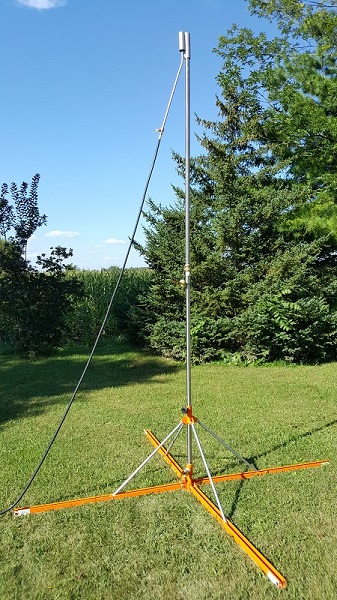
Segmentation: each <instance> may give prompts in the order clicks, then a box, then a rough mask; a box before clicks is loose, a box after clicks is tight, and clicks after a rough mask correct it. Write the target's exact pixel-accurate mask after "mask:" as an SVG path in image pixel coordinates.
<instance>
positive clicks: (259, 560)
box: [14, 411, 329, 589]
mask: <svg viewBox="0 0 337 600" xmlns="http://www.w3.org/2000/svg"><path fill="white" fill-rule="evenodd" d="M190 413H191V411H190ZM185 421H186V422H185ZM196 421H197V419H195V418H194V417H193V415H192V413H191V414H187V415H185V417H183V419H182V423H184V424H185V425H186V424H190V423H193V422H196ZM145 434H146V436H147V438H148V439H149V440H150V442H151V444H152V445H153V446H154V447H155V448H158V454H160V455H161V457H162V458H163V459H164V461H165V462H166V463H167V464H168V465H169V466H170V467H171V469H173V471H174V473H175V474H176V475H177V476H178V477H179V481H177V482H174V483H164V484H162V485H156V486H150V487H143V488H138V489H133V490H128V491H121V492H118V493H116V492H115V493H114V494H103V495H101V496H89V497H87V498H78V499H74V500H63V501H60V502H53V503H50V504H39V505H36V506H27V507H25V508H17V509H16V510H14V516H16V517H18V516H21V515H31V514H37V513H41V512H46V511H50V510H59V509H62V508H72V507H75V506H83V505H84V504H93V503H95V502H106V501H110V500H122V499H124V498H134V497H136V496H144V495H146V494H159V493H161V492H170V491H175V490H179V489H186V490H188V491H189V492H191V494H193V496H195V498H197V500H199V502H201V504H202V505H203V506H204V508H206V510H207V511H208V512H209V513H210V514H211V515H212V516H213V517H214V518H215V519H216V520H217V521H218V522H219V523H220V524H221V526H222V527H223V528H224V530H225V531H226V532H227V533H228V534H229V535H231V536H232V537H233V539H234V540H235V542H236V543H237V544H238V545H239V546H240V547H241V548H242V549H243V550H244V551H245V552H246V554H247V555H248V556H249V557H250V558H251V559H252V560H253V561H254V562H255V564H256V565H257V566H258V567H259V568H260V569H261V570H262V571H263V573H265V575H267V577H268V578H269V579H270V581H271V582H272V583H273V584H274V585H276V586H277V587H278V588H280V589H282V588H284V587H286V585H287V582H286V580H285V578H284V577H283V576H282V575H281V573H279V572H278V571H277V569H275V567H273V565H272V564H271V563H270V562H269V561H268V560H267V559H266V558H265V557H264V556H263V555H262V554H261V552H259V550H258V549H257V548H255V546H254V545H253V544H252V543H251V542H250V541H249V540H248V539H247V538H246V537H245V536H244V535H243V533H241V531H239V529H237V527H235V525H233V523H231V522H230V521H229V519H227V517H226V518H225V520H224V519H223V518H222V515H221V512H220V510H219V508H218V507H217V506H215V504H213V502H211V500H210V499H209V498H207V496H206V495H205V494H204V493H203V492H202V491H201V489H200V487H199V486H200V485H202V484H211V479H210V478H209V477H200V478H196V479H195V478H193V465H186V468H185V469H183V468H182V467H181V466H180V465H179V464H178V463H177V461H176V460H175V459H174V458H173V456H172V455H171V454H169V452H168V451H167V450H166V449H165V447H164V446H162V445H161V443H160V442H159V440H158V439H157V438H156V437H155V435H154V434H153V433H152V432H151V431H150V430H149V429H147V430H145ZM328 463H329V461H328V460H319V461H314V462H305V463H299V464H295V465H285V466H282V467H271V468H268V469H259V470H256V471H253V470H251V471H243V472H240V473H229V474H227V475H215V476H214V477H212V482H213V484H214V483H219V482H222V481H235V480H245V479H250V478H251V477H257V476H262V475H268V474H273V473H284V472H287V471H295V470H297V469H309V468H312V467H319V466H321V465H323V464H328Z"/></svg>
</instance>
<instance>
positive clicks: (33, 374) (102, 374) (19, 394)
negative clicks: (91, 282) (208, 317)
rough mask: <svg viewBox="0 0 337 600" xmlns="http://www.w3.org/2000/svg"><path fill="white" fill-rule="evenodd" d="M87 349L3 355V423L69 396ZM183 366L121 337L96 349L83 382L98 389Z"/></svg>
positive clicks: (155, 378) (160, 378) (161, 376)
mask: <svg viewBox="0 0 337 600" xmlns="http://www.w3.org/2000/svg"><path fill="white" fill-rule="evenodd" d="M89 352H90V351H88V349H81V350H79V349H73V350H64V351H62V352H61V353H60V355H58V356H56V357H52V358H44V359H41V360H22V359H20V358H18V357H16V356H13V355H9V356H1V357H0V379H1V384H0V426H1V424H3V423H5V422H7V421H9V420H12V419H16V418H19V417H21V416H27V415H28V416H35V415H37V414H40V413H42V412H44V411H45V410H46V409H47V408H48V407H50V406H52V405H54V404H59V403H65V402H67V401H69V400H70V397H71V394H72V393H73V391H74V389H75V386H76V385H77V382H78V381H79V378H80V376H81V374H82V372H83V369H84V367H85V364H86V362H87V360H88V356H89ZM180 368H181V367H180V366H179V365H178V364H174V363H173V362H172V361H168V360H165V359H163V358H161V357H156V356H154V355H153V354H150V353H149V352H146V351H143V350H142V351H140V350H137V349H134V348H132V347H131V346H128V345H126V344H125V343H123V342H119V341H113V342H112V343H111V344H108V343H105V344H104V346H102V347H100V348H98V349H97V350H96V353H95V356H94V357H93V359H92V362H91V364H90V366H89V369H88V371H87V373H86V375H85V377H84V380H83V383H82V385H81V387H80V390H79V394H80V392H81V391H82V390H85V391H88V390H99V389H102V388H109V387H121V386H127V385H134V384H142V383H146V384H148V383H151V381H152V382H157V383H158V382H165V376H168V375H170V374H171V373H174V372H176V371H177V370H179V369H180Z"/></svg>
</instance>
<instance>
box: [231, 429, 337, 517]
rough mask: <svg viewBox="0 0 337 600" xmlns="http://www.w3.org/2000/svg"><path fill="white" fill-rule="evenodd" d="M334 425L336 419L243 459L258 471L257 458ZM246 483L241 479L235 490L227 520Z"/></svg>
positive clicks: (234, 508) (233, 511) (233, 512)
mask: <svg viewBox="0 0 337 600" xmlns="http://www.w3.org/2000/svg"><path fill="white" fill-rule="evenodd" d="M336 424H337V419H334V420H333V421H329V422H328V423H324V425H321V426H320V427H314V428H313V429H310V431H305V432H303V433H299V434H298V435H292V436H291V437H290V438H288V439H287V440H285V441H284V442H282V444H277V445H275V446H272V448H269V450H266V451H265V452H261V454H256V455H255V456H249V457H245V458H246V460H248V462H250V463H251V464H252V465H254V467H256V468H257V469H258V468H259V467H258V465H257V461H258V459H259V458H262V457H264V456H268V454H271V453H272V452H275V451H276V450H280V449H281V448H286V447H287V446H288V445H289V444H291V443H292V442H297V441H298V440H301V439H304V438H306V437H309V436H310V435H313V434H315V433H318V432H320V431H323V430H324V429H327V428H328V427H332V426H333V425H336ZM324 458H325V457H324ZM246 482H247V480H244V479H242V480H241V481H240V483H239V484H238V486H237V488H236V491H235V496H234V499H233V502H232V506H231V509H230V511H229V513H228V518H229V519H231V518H233V516H234V514H235V511H236V508H237V505H238V502H239V499H240V495H241V490H242V488H243V485H244V484H245V483H246Z"/></svg>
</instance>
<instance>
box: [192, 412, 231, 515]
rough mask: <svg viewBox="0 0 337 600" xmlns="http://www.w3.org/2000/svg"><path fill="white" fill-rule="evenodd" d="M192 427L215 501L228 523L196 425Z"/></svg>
mask: <svg viewBox="0 0 337 600" xmlns="http://www.w3.org/2000/svg"><path fill="white" fill-rule="evenodd" d="M191 427H192V431H193V433H194V437H195V441H196V442H197V446H198V448H199V452H200V456H201V458H202V462H203V463H204V467H205V469H206V473H207V475H208V477H209V482H210V484H211V487H212V490H213V494H214V497H215V499H216V502H217V505H218V508H219V511H220V514H221V516H222V520H223V521H224V522H225V523H226V521H227V519H226V517H225V515H224V512H223V510H222V506H221V503H220V500H219V496H218V494H217V491H216V489H215V485H214V482H213V479H212V475H211V472H210V470H209V468H208V464H207V461H206V458H205V455H204V453H203V450H202V447H201V444H200V440H199V438H198V436H197V432H196V430H195V427H194V424H193V423H191Z"/></svg>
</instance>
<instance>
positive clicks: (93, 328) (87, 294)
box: [67, 267, 151, 344]
mask: <svg viewBox="0 0 337 600" xmlns="http://www.w3.org/2000/svg"><path fill="white" fill-rule="evenodd" d="M119 274H120V269H119V268H118V267H111V268H110V269H102V270H101V271H87V270H74V271H69V272H68V275H67V276H68V277H76V279H77V280H78V281H80V282H81V283H82V284H83V288H84V295H83V297H82V298H81V299H79V300H76V301H75V303H74V305H73V310H72V312H71V314H69V316H68V318H67V330H68V336H69V338H70V340H71V341H72V342H75V343H84V344H90V343H91V342H92V341H93V340H94V339H95V337H96V335H97V333H98V331H99V329H100V327H101V324H102V321H103V318H104V316H105V313H106V310H107V307H108V305H109V302H110V299H111V296H112V294H113V291H114V289H115V286H116V283H117V280H118V277H119ZM150 281H151V271H150V269H147V268H130V269H126V271H125V272H124V274H123V277H122V279H121V283H120V287H119V289H118V291H117V294H116V296H115V299H114V302H113V305H112V308H111V311H110V315H109V318H108V321H107V323H106V326H105V328H104V336H105V337H113V336H116V335H121V334H124V333H125V332H126V331H127V329H128V311H129V309H130V307H131V306H132V305H133V304H135V303H136V301H137V297H138V296H139V294H141V293H142V292H143V291H145V290H146V289H147V288H148V286H149V285H150Z"/></svg>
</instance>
